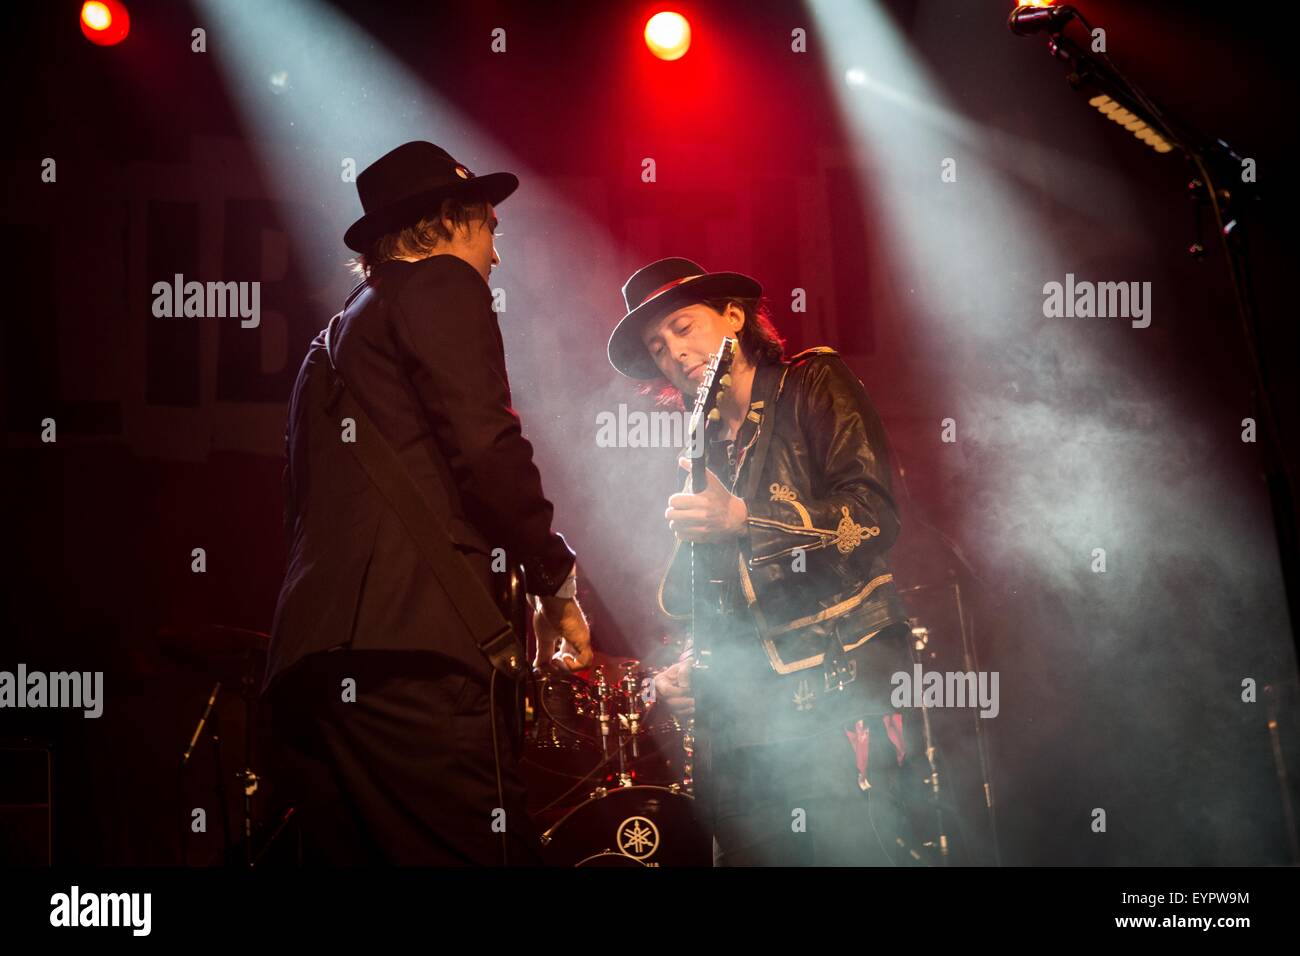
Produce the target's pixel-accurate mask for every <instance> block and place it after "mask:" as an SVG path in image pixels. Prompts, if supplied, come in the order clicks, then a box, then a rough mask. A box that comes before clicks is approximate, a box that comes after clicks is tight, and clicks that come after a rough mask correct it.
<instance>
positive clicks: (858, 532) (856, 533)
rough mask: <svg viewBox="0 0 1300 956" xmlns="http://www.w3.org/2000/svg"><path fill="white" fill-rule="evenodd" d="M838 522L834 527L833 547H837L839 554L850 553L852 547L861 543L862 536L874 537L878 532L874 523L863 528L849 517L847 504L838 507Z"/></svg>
mask: <svg viewBox="0 0 1300 956" xmlns="http://www.w3.org/2000/svg"><path fill="white" fill-rule="evenodd" d="M840 514H841V515H843V516H844V517H842V518H840V523H839V525H838V526H837V527H836V529H835V547H836V548H838V549H839V552H840V554H850V553H852V551H853V549H854V548H856V547H857V546H858V545H860V544H861V543H862V539H863V538H874V537H876V535H878V534H880V529H879V528H878V527H876V526H875V525H872V526H871V527H870V528H864V527H862V525H860V524H858V523H857V522H855V521H854V520H853V519H852V518H851V517H849V506H848V505H844V506H842V507H841V508H840Z"/></svg>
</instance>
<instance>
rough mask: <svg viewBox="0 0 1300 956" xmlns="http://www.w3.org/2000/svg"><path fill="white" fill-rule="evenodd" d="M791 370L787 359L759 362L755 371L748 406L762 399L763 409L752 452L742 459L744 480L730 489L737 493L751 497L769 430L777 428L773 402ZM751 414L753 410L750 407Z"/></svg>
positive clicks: (767, 445) (769, 440) (769, 442)
mask: <svg viewBox="0 0 1300 956" xmlns="http://www.w3.org/2000/svg"><path fill="white" fill-rule="evenodd" d="M789 371H790V365H789V363H788V362H782V363H780V364H779V365H760V366H759V367H758V368H757V369H756V370H755V371H754V392H755V393H756V395H757V398H756V399H754V400H751V401H750V408H751V409H753V406H754V405H755V404H756V403H757V402H758V401H761V402H762V403H763V404H762V410H761V411H759V412H758V414H759V416H760V418H759V422H758V441H757V443H756V444H755V445H754V451H753V454H751V455H746V456H745V460H744V462H742V463H741V469H742V471H743V474H742V476H741V477H742V478H743V480H742V481H740V482H739V486H740V490H739V491H736V492H733V493H734V494H735V495H736V497H738V498H741V499H743V500H744V501H750V500H751V498H752V496H753V494H754V492H755V491H756V490H757V487H758V482H759V479H760V478H762V475H763V463H764V462H765V461H767V450H768V449H769V448H771V447H772V433H773V432H774V431H775V430H776V403H777V402H778V401H780V400H781V393H782V391H783V390H784V389H785V377H786V375H787V374H788V373H789ZM751 414H753V411H751Z"/></svg>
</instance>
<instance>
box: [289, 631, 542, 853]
mask: <svg viewBox="0 0 1300 956" xmlns="http://www.w3.org/2000/svg"><path fill="white" fill-rule="evenodd" d="M349 678H351V679H352V680H353V681H355V700H354V701H350V700H345V699H344V690H345V684H344V682H345V681H346V680H347V679H349ZM489 690H490V688H489V686H487V685H485V684H484V683H483V682H482V681H480V680H479V679H477V678H476V677H474V676H472V675H470V674H469V673H467V672H465V671H462V670H459V669H457V668H456V667H455V665H453V664H451V663H450V662H447V661H445V660H444V659H442V658H439V657H437V656H436V655H433V654H423V653H418V652H390V651H351V650H335V651H328V652H325V653H320V654H313V655H311V656H309V657H307V658H304V659H303V660H302V661H300V662H299V663H298V664H297V665H295V666H294V668H293V669H292V670H291V671H290V672H288V673H286V674H285V675H284V676H283V677H282V678H281V679H280V680H279V681H278V682H277V684H276V685H275V687H273V688H272V689H271V691H270V692H269V694H268V700H267V703H268V704H269V707H268V708H267V709H268V710H269V711H270V720H271V740H272V758H271V759H272V770H273V774H274V776H273V780H272V782H273V784H274V785H275V789H276V792H277V793H279V794H281V795H282V797H283V798H284V799H285V800H286V801H287V802H288V803H289V804H290V805H292V806H293V807H294V808H295V819H296V820H297V823H298V827H299V833H300V839H301V847H302V855H301V858H302V862H304V863H307V864H325V865H354V864H375V863H386V864H400V865H433V866H456V865H468V866H500V865H502V864H503V862H508V864H509V865H512V866H514V865H540V863H541V860H540V857H539V854H538V846H539V844H538V840H537V834H536V831H535V829H534V827H533V824H532V821H531V820H530V819H529V817H528V814H527V812H526V811H525V809H524V807H525V801H524V788H523V784H522V782H521V780H520V778H519V773H518V763H517V761H518V741H517V740H515V739H513V737H512V734H511V732H510V731H511V729H512V728H511V723H512V722H511V720H510V718H509V716H508V714H509V710H510V708H511V706H512V705H513V703H512V702H513V697H512V695H513V692H514V690H515V688H514V685H513V684H511V683H510V682H509V681H507V680H505V679H504V678H500V677H498V678H497V679H496V689H495V696H496V698H497V700H496V703H497V712H496V724H497V745H498V747H499V752H500V774H501V780H500V787H501V792H500V795H498V781H497V767H496V760H495V759H494V748H493V736H492V723H491V720H490V719H489V712H490V707H489V697H490V696H491V695H490V693H489Z"/></svg>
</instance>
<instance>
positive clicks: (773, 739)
mask: <svg viewBox="0 0 1300 956" xmlns="http://www.w3.org/2000/svg"><path fill="white" fill-rule="evenodd" d="M623 293H624V298H625V300H626V303H627V308H628V313H627V315H626V316H625V317H624V318H623V320H622V321H621V322H620V323H619V325H618V327H617V328H616V329H615V331H614V334H613V335H612V336H611V338H610V343H609V358H610V362H611V363H612V364H613V365H614V367H615V368H616V369H618V370H619V371H620V372H622V373H623V374H625V375H627V376H629V377H631V378H635V379H639V380H643V381H653V380H658V379H666V380H667V382H668V386H669V387H670V388H673V389H676V390H678V391H680V392H681V393H682V395H683V396H686V397H693V396H694V393H695V392H696V390H697V387H698V386H699V384H700V381H701V378H702V376H703V375H704V369H705V366H706V365H707V363H708V361H709V359H710V356H711V354H712V353H714V352H716V351H717V349H718V347H719V344H720V342H721V341H722V339H723V338H724V337H728V336H729V337H734V338H736V339H737V341H738V349H737V354H736V357H735V362H734V365H733V367H732V370H731V373H730V377H729V378H730V381H729V385H728V387H727V388H726V389H725V391H724V392H723V394H722V395H721V397H720V398H719V400H718V409H719V412H720V413H721V414H720V420H719V421H718V424H717V426H716V427H715V428H714V429H712V430H711V432H712V434H711V435H710V440H709V441H708V442H707V448H706V460H707V462H708V466H709V472H710V474H709V479H708V488H707V490H705V491H704V492H702V493H699V494H690V493H688V491H689V485H688V486H687V489H686V490H684V491H682V492H681V493H678V494H675V495H673V496H672V497H671V498H670V499H669V501H668V509H667V511H666V512H665V517H666V519H667V520H668V522H669V526H670V528H671V530H672V531H673V533H674V535H675V537H676V539H677V546H676V547H675V550H674V555H673V559H672V560H671V561H670V562H669V569H668V572H667V573H666V574H665V577H664V581H663V582H662V584H661V585H660V593H659V599H660V605H661V608H662V610H663V611H664V612H665V613H666V614H668V615H669V616H671V617H677V618H686V619H689V611H690V607H691V604H690V577H689V574H690V561H689V560H688V559H687V556H688V554H689V548H685V547H682V546H681V545H682V544H683V543H686V542H690V543H694V544H705V545H710V546H712V548H713V549H714V551H715V553H718V554H719V556H720V560H719V562H718V567H720V568H723V569H725V571H724V573H722V574H720V575H719V576H718V578H719V579H720V580H721V582H722V584H721V594H720V597H719V600H720V604H721V610H722V612H723V613H722V618H723V620H724V622H725V625H724V626H723V627H722V628H720V629H717V630H716V632H715V633H714V634H713V637H712V639H711V641H710V645H711V651H710V658H711V663H710V665H709V668H708V672H707V675H708V683H707V685H706V687H707V692H706V694H705V696H704V697H703V700H702V703H701V714H700V718H701V720H702V722H703V723H704V726H705V727H706V728H707V729H706V731H705V734H704V737H705V739H704V740H702V741H701V742H700V748H699V749H701V750H703V753H702V755H701V758H700V762H701V763H702V764H703V766H702V767H701V770H702V771H703V773H702V777H703V781H702V782H703V784H704V789H703V794H702V795H703V797H704V798H705V799H704V800H703V801H702V802H704V803H705V804H706V806H707V820H708V822H709V823H710V825H711V829H712V832H713V835H714V859H715V863H717V864H719V865H746V864H760V865H762V864H783V865H790V864H799V863H803V864H813V865H869V864H875V863H879V864H890V863H896V862H900V860H901V859H902V858H904V857H905V854H904V853H902V852H900V846H909V845H910V843H911V836H910V833H908V831H907V827H906V824H905V820H904V813H903V806H902V802H903V795H902V790H903V786H904V784H905V782H906V781H907V780H908V779H909V775H910V773H911V770H912V768H913V767H915V766H916V765H917V762H918V761H917V757H918V754H917V753H916V747H915V746H914V745H913V744H912V743H911V742H910V739H909V738H910V737H911V736H912V733H911V721H910V720H908V721H906V722H905V721H904V720H903V717H904V714H903V713H902V712H901V711H899V710H896V709H895V708H894V707H893V706H892V705H891V703H890V699H889V698H890V690H891V684H890V679H891V677H892V676H893V675H894V674H895V673H898V672H900V671H902V672H908V671H910V669H911V663H912V659H911V653H910V649H909V645H908V641H909V638H910V628H909V625H908V622H907V618H906V615H905V613H904V611H903V608H902V605H901V603H900V600H899V598H898V595H897V593H896V590H895V587H894V581H893V575H892V573H891V571H890V567H889V563H888V560H887V553H888V550H889V548H890V547H891V546H892V545H893V543H894V541H895V539H896V538H897V536H898V532H899V518H898V512H897V509H896V507H895V504H894V501H893V498H892V496H891V492H890V465H889V458H888V455H887V450H886V449H887V443H886V438H885V434H884V429H883V427H882V426H881V423H880V419H879V416H878V415H877V414H876V412H875V409H874V408H873V407H872V405H871V402H870V400H869V399H868V397H867V394H866V391H865V389H864V388H863V386H862V383H861V382H860V381H859V380H858V378H857V376H855V375H854V374H853V372H852V371H851V370H850V369H849V368H848V366H847V365H845V363H844V362H843V360H842V359H841V358H840V357H839V356H838V355H837V354H836V353H835V352H834V351H833V350H832V349H829V348H818V349H810V350H808V351H806V352H803V353H800V354H799V355H796V356H794V357H793V358H792V359H790V360H788V361H787V360H786V359H785V358H784V356H783V350H782V347H781V342H780V339H779V338H778V337H777V335H776V332H775V330H774V329H773V328H772V326H771V323H770V321H769V320H768V319H767V317H766V315H765V313H764V312H763V311H762V310H761V309H760V307H759V301H760V297H761V294H762V289H761V287H760V286H759V284H758V283H757V282H756V281H755V280H753V279H751V278H749V277H747V276H742V275H738V274H735V273H708V272H706V271H705V270H704V269H703V268H702V267H701V266H699V265H698V264H696V263H694V262H691V261H689V260H685V259H665V260H661V261H659V262H656V263H652V264H651V265H649V266H646V267H645V268H643V269H641V270H639V271H638V272H636V273H635V274H634V275H633V276H632V277H631V278H630V279H629V280H628V282H627V284H626V285H625V286H624V289H623ZM678 463H679V465H681V466H682V467H684V468H685V467H688V466H689V460H688V459H687V458H682V459H680V460H679V462H678ZM693 663H694V661H693V660H692V659H687V660H683V661H681V662H679V663H678V664H677V665H676V666H674V667H672V668H670V669H668V670H667V671H665V672H663V673H661V674H660V675H659V677H658V679H657V680H656V688H657V691H658V694H659V696H660V698H661V699H663V700H664V701H665V703H667V704H668V705H669V706H670V707H671V708H672V709H673V710H674V711H676V712H678V713H679V714H692V713H693V712H694V700H693V692H692V688H691V683H692V677H691V674H692V665H693ZM699 676H700V675H696V679H698V677H699ZM706 710H707V713H706V712H705V711H706ZM705 718H707V720H705ZM900 838H901V839H902V840H903V841H904V842H903V844H901V845H900V844H899V842H898V840H899V839H900Z"/></svg>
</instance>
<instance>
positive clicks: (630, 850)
mask: <svg viewBox="0 0 1300 956" xmlns="http://www.w3.org/2000/svg"><path fill="white" fill-rule="evenodd" d="M614 838H615V840H616V841H617V843H618V848H619V850H620V851H621V852H622V853H624V854H625V855H627V856H630V857H632V859H634V860H648V859H649V858H650V857H652V856H654V853H655V850H657V849H659V828H658V827H656V826H655V825H654V823H653V822H652V821H650V820H648V819H646V818H645V817H628V818H627V819H626V820H624V821H623V822H622V823H620V824H619V825H618V830H617V832H616V833H615V837H614ZM646 865H647V866H658V865H659V864H657V863H647V864H646Z"/></svg>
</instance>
